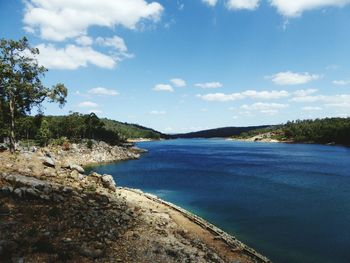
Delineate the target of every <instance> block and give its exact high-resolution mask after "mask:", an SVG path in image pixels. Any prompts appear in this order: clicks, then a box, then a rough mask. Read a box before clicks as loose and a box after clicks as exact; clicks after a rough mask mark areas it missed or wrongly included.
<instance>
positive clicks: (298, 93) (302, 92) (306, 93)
mask: <svg viewBox="0 0 350 263" xmlns="http://www.w3.org/2000/svg"><path fill="white" fill-rule="evenodd" d="M317 91H318V90H317V89H300V90H297V91H294V92H293V95H294V96H295V97H306V96H309V95H311V94H314V93H316V92H317Z"/></svg>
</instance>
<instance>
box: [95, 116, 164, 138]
mask: <svg viewBox="0 0 350 263" xmlns="http://www.w3.org/2000/svg"><path fill="white" fill-rule="evenodd" d="M100 120H101V121H102V122H103V123H104V128H105V129H107V130H111V131H115V132H117V133H118V134H119V135H120V136H121V137H123V138H127V139H137V138H148V139H168V138H169V137H170V136H169V135H166V134H164V133H161V132H158V131H156V130H154V129H151V128H147V127H144V126H141V125H138V124H131V123H126V122H119V121H115V120H110V119H107V118H101V119H100Z"/></svg>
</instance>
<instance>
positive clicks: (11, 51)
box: [0, 37, 67, 152]
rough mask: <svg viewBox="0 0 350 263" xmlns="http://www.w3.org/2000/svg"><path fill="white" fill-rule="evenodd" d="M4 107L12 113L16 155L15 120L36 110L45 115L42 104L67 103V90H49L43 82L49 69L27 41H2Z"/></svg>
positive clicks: (0, 68)
mask: <svg viewBox="0 0 350 263" xmlns="http://www.w3.org/2000/svg"><path fill="white" fill-rule="evenodd" d="M0 52H1V53H0V103H1V105H0V106H1V108H2V109H4V108H5V109H6V112H8V113H9V114H8V116H7V118H8V119H9V133H10V134H9V137H10V150H11V152H14V151H15V142H16V136H15V120H16V119H17V118H18V117H20V116H23V115H26V114H28V113H30V111H31V110H32V108H33V107H38V109H39V112H41V111H42V103H43V102H44V101H45V100H46V99H48V100H49V102H58V103H59V105H60V107H62V106H63V105H64V104H65V103H66V97H67V89H66V87H65V86H64V85H63V84H61V83H59V84H56V85H54V86H53V87H52V88H47V87H45V86H44V85H43V83H42V82H41V79H42V77H44V74H45V72H46V71H47V69H46V68H45V67H43V66H40V65H39V64H38V61H37V60H36V56H37V55H38V54H39V50H38V49H37V48H32V47H31V46H30V45H29V43H28V40H27V38H25V37H24V38H22V39H20V40H19V41H14V40H6V39H1V40H0Z"/></svg>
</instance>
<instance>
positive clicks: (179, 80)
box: [170, 78, 186, 88]
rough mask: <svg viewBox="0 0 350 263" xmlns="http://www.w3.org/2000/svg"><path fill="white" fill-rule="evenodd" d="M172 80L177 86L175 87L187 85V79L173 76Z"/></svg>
mask: <svg viewBox="0 0 350 263" xmlns="http://www.w3.org/2000/svg"><path fill="white" fill-rule="evenodd" d="M170 82H171V83H172V84H173V85H174V86H175V87H179V88H180V87H185V86H186V81H185V80H183V79H180V78H173V79H171V80H170Z"/></svg>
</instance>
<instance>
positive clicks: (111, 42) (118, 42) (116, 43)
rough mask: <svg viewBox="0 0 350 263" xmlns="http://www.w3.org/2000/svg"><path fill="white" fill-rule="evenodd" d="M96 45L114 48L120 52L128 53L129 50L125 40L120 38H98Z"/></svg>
mask: <svg viewBox="0 0 350 263" xmlns="http://www.w3.org/2000/svg"><path fill="white" fill-rule="evenodd" d="M96 43H97V44H99V45H101V46H105V47H112V48H114V49H116V50H118V51H120V52H127V51H128V48H127V47H126V45H125V42H124V39H122V38H121V37H119V36H113V37H106V38H103V37H98V38H96Z"/></svg>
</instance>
